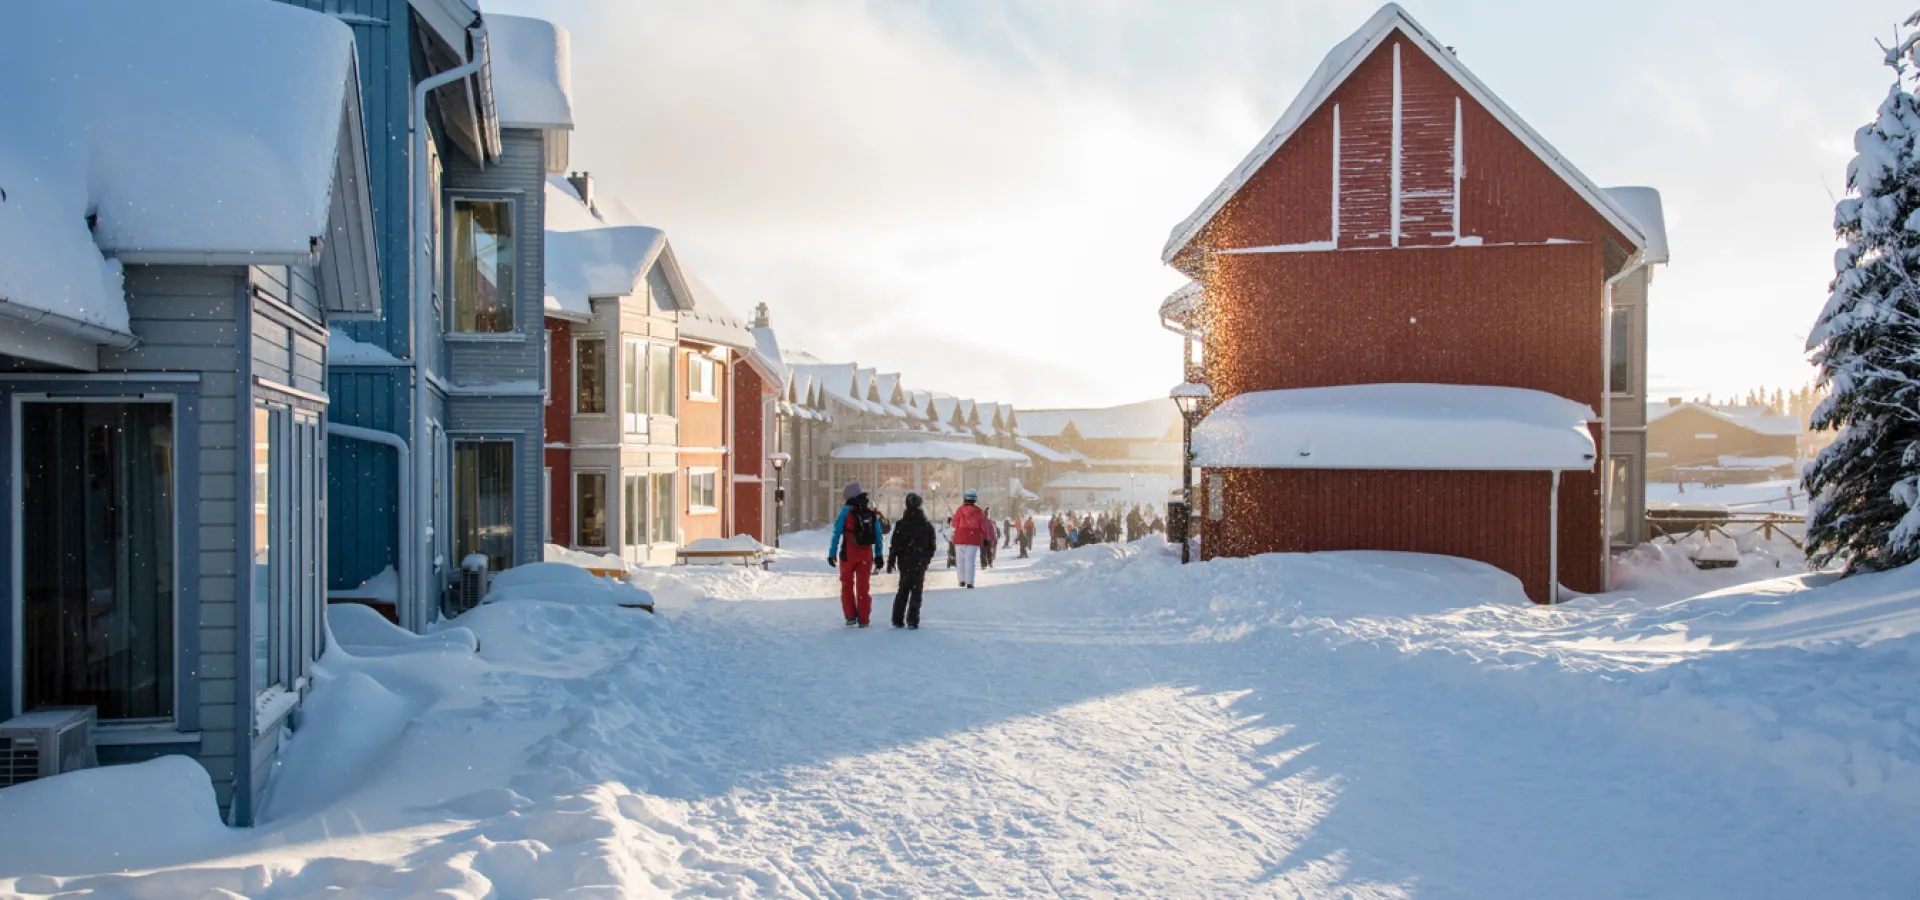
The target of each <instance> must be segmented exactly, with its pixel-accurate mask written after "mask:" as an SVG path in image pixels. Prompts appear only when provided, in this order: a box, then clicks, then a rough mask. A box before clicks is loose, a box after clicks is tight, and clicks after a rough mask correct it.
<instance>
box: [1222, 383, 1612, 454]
mask: <svg viewBox="0 0 1920 900" xmlns="http://www.w3.org/2000/svg"><path fill="white" fill-rule="evenodd" d="M1595 419H1596V416H1595V415H1594V413H1593V409H1592V408H1591V407H1588V406H1587V405H1586V404H1583V403H1576V402H1574V401H1572V400H1568V399H1566V398H1564V397H1558V396H1555V395H1553V394H1549V393H1547V392H1545V391H1535V390H1528V389H1525V388H1511V387H1492V386H1487V385H1462V384H1357V385H1346V386H1341V387H1318V388H1296V389H1293V390H1281V391H1256V392H1253V393H1247V394H1240V395H1238V396H1235V397H1233V398H1232V399H1230V400H1228V401H1226V402H1225V403H1222V404H1220V406H1219V407H1218V408H1216V409H1215V410H1214V411H1213V412H1212V413H1211V414H1209V415H1208V416H1207V418H1206V420H1205V421H1203V422H1201V423H1200V426H1199V427H1198V428H1195V429H1194V431H1193V452H1194V462H1195V463H1196V464H1197V465H1201V466H1208V467H1220V468H1254V469H1422V470H1448V469H1451V470H1477V471H1590V470H1592V469H1593V465H1594V459H1595V457H1596V455H1597V451H1596V450H1595V448H1594V443H1593V435H1592V433H1591V432H1589V431H1588V430H1587V423H1588V422H1591V421H1594V420H1595Z"/></svg>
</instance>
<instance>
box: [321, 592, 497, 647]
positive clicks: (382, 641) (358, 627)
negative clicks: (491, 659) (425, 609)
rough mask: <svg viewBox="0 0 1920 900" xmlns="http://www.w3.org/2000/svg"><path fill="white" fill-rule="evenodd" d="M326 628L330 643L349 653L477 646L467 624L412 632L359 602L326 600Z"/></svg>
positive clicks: (476, 640)
mask: <svg viewBox="0 0 1920 900" xmlns="http://www.w3.org/2000/svg"><path fill="white" fill-rule="evenodd" d="M327 628H328V631H329V633H330V634H331V635H332V636H333V645H334V646H335V647H337V648H339V649H341V650H344V651H345V652H346V653H347V654H348V655H351V656H359V657H372V656H394V655H398V654H402V653H408V652H412V651H416V650H423V649H426V650H446V649H457V650H460V651H463V652H466V653H473V652H475V651H477V650H478V649H479V639H478V638H476V637H474V634H473V632H472V631H469V630H467V629H466V628H462V627H460V626H457V625H456V626H449V627H446V628H442V629H440V630H438V631H434V632H431V633H428V634H414V633H413V632H411V631H408V630H406V629H405V628H401V627H400V626H398V625H395V624H393V623H392V622H389V621H387V618H386V617H385V616H382V615H380V614H379V613H378V612H375V611H374V610H373V609H371V608H369V607H366V606H361V605H360V604H358V603H333V604H329V605H328V606H327Z"/></svg>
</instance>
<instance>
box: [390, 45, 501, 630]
mask: <svg viewBox="0 0 1920 900" xmlns="http://www.w3.org/2000/svg"><path fill="white" fill-rule="evenodd" d="M468 33H469V35H470V36H471V38H472V39H473V40H474V41H477V42H481V43H484V42H485V41H486V37H487V26H486V23H485V22H480V23H478V24H476V25H473V26H469V28H468ZM486 66H487V61H486V59H485V57H484V55H481V56H478V57H476V58H475V59H474V60H473V61H472V62H469V63H467V64H466V65H463V66H459V67H457V68H453V69H448V70H447V71H445V72H441V73H440V74H438V75H435V76H433V77H431V78H427V79H424V80H422V81H421V82H420V83H419V84H417V85H414V88H413V109H412V115H411V116H410V118H409V119H408V123H407V126H408V127H407V131H408V135H407V137H408V141H409V143H410V144H411V145H412V146H411V152H412V154H413V158H412V163H413V179H412V181H411V183H410V184H408V186H407V188H408V193H410V194H411V195H412V196H411V197H410V199H411V201H412V204H411V205H412V209H413V215H412V216H411V218H410V221H409V222H408V228H409V230H410V231H411V232H412V233H411V236H410V240H409V242H408V243H409V249H410V250H411V252H412V254H413V258H412V260H411V262H410V265H409V266H408V270H409V271H410V272H411V273H412V281H413V323H412V325H413V327H412V328H411V329H410V331H411V332H412V334H411V336H412V339H413V340H412V344H413V347H412V350H413V361H414V366H415V368H416V370H417V374H416V375H415V376H414V379H413V408H412V410H411V412H412V420H413V421H412V423H411V429H410V430H411V434H412V441H411V442H412V444H413V446H414V447H417V448H420V450H421V452H419V453H415V454H412V456H413V459H412V464H413V467H414V478H413V484H412V485H411V487H412V492H411V493H412V495H413V496H412V501H411V502H412V504H413V511H414V515H413V517H412V518H413V524H414V526H415V527H414V528H412V529H410V530H409V533H408V534H407V535H406V536H405V539H404V540H402V541H401V547H400V552H401V553H403V554H404V553H407V552H409V551H408V547H409V546H411V547H412V548H413V549H412V552H413V553H414V554H415V556H414V559H415V560H416V561H417V562H424V561H425V559H426V556H427V554H426V541H425V539H424V538H425V535H424V533H422V531H421V529H423V528H425V527H426V523H427V522H430V521H432V517H431V511H432V509H433V506H432V502H433V501H432V498H431V497H429V496H428V495H427V493H426V492H427V490H428V488H429V486H430V485H432V483H433V473H431V472H428V471H427V463H428V459H429V456H430V454H429V453H428V452H427V450H428V449H429V448H428V447H427V378H428V376H430V375H431V374H432V369H433V367H432V366H430V365H428V364H427V340H428V337H427V335H428V333H429V329H430V328H431V327H432V323H431V314H432V312H433V305H432V302H431V300H430V299H429V298H430V297H431V296H432V293H433V277H434V274H435V273H434V272H432V271H431V269H430V267H429V265H428V264H427V262H426V261H427V260H429V259H431V258H432V254H431V253H430V252H429V246H430V245H429V243H428V241H429V240H431V239H432V238H433V237H434V236H433V235H429V234H427V233H426V223H427V222H430V221H432V218H431V215H430V214H431V212H432V210H430V209H428V208H427V206H426V204H427V203H428V202H429V198H428V197H427V196H426V185H427V123H426V115H427V97H428V95H430V94H432V93H433V92H434V91H435V90H437V89H439V88H441V87H444V86H446V85H449V84H452V83H454V82H456V81H459V80H461V79H463V78H466V77H467V76H469V75H472V74H474V73H475V72H480V71H482V70H484V69H485V68H486ZM435 331H436V333H437V329H436V330H435ZM403 483H404V479H403ZM418 568H419V569H420V571H419V572H417V573H416V578H415V582H416V583H415V585H414V588H415V591H414V600H415V601H421V600H424V598H425V597H426V596H427V594H426V590H427V588H426V575H427V571H426V568H427V567H426V566H425V565H420V566H419V567H418ZM414 606H415V608H414V609H411V610H409V611H408V620H409V627H410V630H412V631H415V632H419V631H422V630H424V629H425V628H426V625H427V610H426V609H424V604H423V603H420V602H416V603H415V604H414Z"/></svg>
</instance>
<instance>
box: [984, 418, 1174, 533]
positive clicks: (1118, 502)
mask: <svg viewBox="0 0 1920 900" xmlns="http://www.w3.org/2000/svg"><path fill="white" fill-rule="evenodd" d="M1020 422H1021V425H1022V427H1023V429H1024V433H1025V438H1024V440H1023V442H1022V446H1023V447H1027V445H1028V444H1037V445H1040V446H1039V447H1038V448H1034V447H1027V449H1029V450H1030V451H1031V452H1032V453H1033V455H1034V457H1035V459H1036V465H1037V466H1038V471H1037V472H1036V477H1035V478H1034V482H1035V485H1036V490H1038V491H1039V493H1040V495H1041V497H1042V498H1044V499H1045V500H1046V501H1047V502H1048V503H1050V504H1052V505H1053V506H1054V507H1056V508H1058V509H1063V510H1085V509H1106V508H1110V507H1115V506H1132V505H1135V504H1150V505H1152V506H1153V507H1154V509H1155V511H1162V510H1163V509H1164V508H1165V506H1166V503H1167V500H1168V499H1169V497H1170V495H1171V492H1172V491H1174V490H1175V489H1177V488H1178V487H1179V481H1180V441H1181V433H1180V430H1181V425H1180V411H1179V410H1178V409H1176V408H1174V405H1173V401H1171V400H1168V399H1166V398H1164V397H1161V398H1157V399H1153V400H1144V401H1141V402H1138V403H1128V404H1125V405H1122V406H1111V407H1104V408H1092V409H1030V410H1025V411H1022V412H1021V413H1020Z"/></svg>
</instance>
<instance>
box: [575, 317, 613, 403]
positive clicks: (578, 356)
mask: <svg viewBox="0 0 1920 900" xmlns="http://www.w3.org/2000/svg"><path fill="white" fill-rule="evenodd" d="M607 343H608V341H607V337H606V335H603V334H587V335H578V334H577V335H574V336H573V392H572V393H573V414H574V415H576V416H607V415H611V414H612V404H610V403H608V402H607V385H608V379H607V362H608V360H607ZM585 344H599V345H600V391H599V394H600V408H599V409H598V410H584V409H581V408H580V400H581V393H582V391H583V389H584V388H585V387H586V383H587V380H586V378H585V377H584V376H583V375H582V366H581V363H582V361H583V360H584V359H585V358H586V356H585V354H583V353H581V352H580V348H581V347H582V346H583V345H585Z"/></svg>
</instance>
